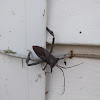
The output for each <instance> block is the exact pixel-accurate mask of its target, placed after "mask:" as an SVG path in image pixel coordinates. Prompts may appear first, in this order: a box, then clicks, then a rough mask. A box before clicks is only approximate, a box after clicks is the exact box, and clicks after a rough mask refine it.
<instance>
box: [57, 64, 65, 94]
mask: <svg viewBox="0 0 100 100" xmlns="http://www.w3.org/2000/svg"><path fill="white" fill-rule="evenodd" d="M56 67H58V68H59V69H60V70H61V71H62V73H63V77H64V89H63V91H62V94H64V92H65V75H64V71H63V70H62V69H61V68H60V67H59V66H56Z"/></svg>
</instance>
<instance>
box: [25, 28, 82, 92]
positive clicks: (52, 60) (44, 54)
mask: <svg viewBox="0 0 100 100" xmlns="http://www.w3.org/2000/svg"><path fill="white" fill-rule="evenodd" d="M46 30H47V31H48V32H49V33H50V34H51V35H52V36H53V38H52V44H51V48H50V51H49V52H48V51H47V50H46V49H44V48H42V47H40V46H33V47H32V48H33V50H34V52H35V53H36V55H37V56H38V57H39V58H40V59H41V61H38V62H34V63H31V64H30V63H29V60H31V58H30V55H31V51H30V52H29V53H28V56H27V59H26V63H27V65H28V66H32V65H37V64H40V63H42V62H46V65H45V67H44V68H43V69H42V70H45V69H46V67H47V65H50V68H51V73H52V69H53V67H54V66H56V67H57V68H59V69H60V70H61V71H62V73H63V77H64V89H63V93H64V92H65V75H64V71H63V69H67V68H72V67H75V66H78V65H80V64H82V63H83V62H82V63H80V64H77V65H74V66H70V67H62V66H60V65H58V64H57V62H58V61H59V60H61V59H65V56H64V57H62V58H56V57H55V56H53V55H52V54H51V53H52V51H53V47H54V42H55V36H54V33H53V31H51V30H50V29H49V28H47V27H46ZM64 63H65V61H64ZM65 64H66V63H65Z"/></svg>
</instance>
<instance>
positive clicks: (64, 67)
mask: <svg viewBox="0 0 100 100" xmlns="http://www.w3.org/2000/svg"><path fill="white" fill-rule="evenodd" d="M56 66H58V67H60V68H63V69H66V67H62V66H60V65H58V64H56Z"/></svg>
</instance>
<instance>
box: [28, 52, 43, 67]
mask: <svg viewBox="0 0 100 100" xmlns="http://www.w3.org/2000/svg"><path fill="white" fill-rule="evenodd" d="M30 55H31V51H30V52H29V53H28V56H27V58H26V64H27V65H28V66H32V65H37V64H40V63H42V62H43V61H38V62H34V63H31V64H29V61H30V60H31V58H30Z"/></svg>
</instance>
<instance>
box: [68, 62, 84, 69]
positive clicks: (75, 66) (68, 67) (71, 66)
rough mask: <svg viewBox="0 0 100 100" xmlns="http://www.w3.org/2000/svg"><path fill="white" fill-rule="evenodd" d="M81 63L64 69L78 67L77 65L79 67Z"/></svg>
mask: <svg viewBox="0 0 100 100" xmlns="http://www.w3.org/2000/svg"><path fill="white" fill-rule="evenodd" d="M83 63H84V62H82V63H79V64H77V65H73V66H70V67H66V69H67V68H72V67H76V66H79V65H81V64H83Z"/></svg>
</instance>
